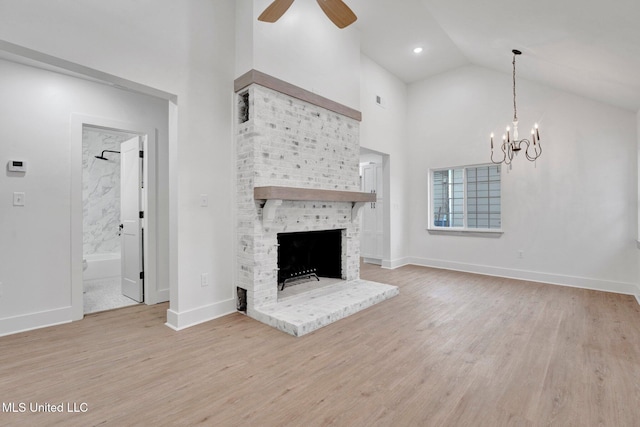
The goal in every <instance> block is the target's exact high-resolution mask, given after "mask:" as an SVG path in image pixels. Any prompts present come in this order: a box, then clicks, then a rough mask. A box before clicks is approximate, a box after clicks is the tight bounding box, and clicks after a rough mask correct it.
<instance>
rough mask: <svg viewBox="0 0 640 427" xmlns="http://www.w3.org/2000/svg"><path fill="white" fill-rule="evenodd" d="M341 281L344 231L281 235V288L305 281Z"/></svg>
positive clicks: (279, 246) (279, 283) (279, 266)
mask: <svg viewBox="0 0 640 427" xmlns="http://www.w3.org/2000/svg"><path fill="white" fill-rule="evenodd" d="M320 277H328V278H336V279H340V278H342V230H322V231H305V232H295V233H279V234H278V286H279V287H280V290H283V289H284V288H285V286H287V285H289V284H291V283H292V282H294V281H296V280H298V279H302V278H313V279H316V280H318V281H319V280H320Z"/></svg>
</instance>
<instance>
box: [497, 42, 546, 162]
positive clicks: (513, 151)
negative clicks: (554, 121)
mask: <svg viewBox="0 0 640 427" xmlns="http://www.w3.org/2000/svg"><path fill="white" fill-rule="evenodd" d="M511 52H513V138H512V137H511V128H510V127H509V126H507V133H506V134H504V135H502V144H501V145H500V149H501V150H502V160H500V161H495V160H494V159H493V133H492V134H491V162H492V163H495V164H500V163H504V164H505V165H511V161H512V160H513V156H514V155H517V154H518V153H519V152H520V151H522V150H524V154H525V156H526V157H527V160H529V161H531V162H534V161H535V160H536V159H537V158H538V157H540V155H541V154H542V147H541V146H540V132H539V131H538V124H537V123H536V124H535V125H534V127H533V128H532V129H531V140H528V139H526V138H523V139H518V109H517V108H516V56H517V55H520V54H522V52H520V51H519V50H516V49H513V50H512V51H511Z"/></svg>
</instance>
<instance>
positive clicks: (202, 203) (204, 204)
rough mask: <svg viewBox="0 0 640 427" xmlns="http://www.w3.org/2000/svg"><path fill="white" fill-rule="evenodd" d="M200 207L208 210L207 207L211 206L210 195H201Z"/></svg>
mask: <svg viewBox="0 0 640 427" xmlns="http://www.w3.org/2000/svg"><path fill="white" fill-rule="evenodd" d="M200 206H201V207H203V208H206V207H207V206H209V195H208V194H201V195H200Z"/></svg>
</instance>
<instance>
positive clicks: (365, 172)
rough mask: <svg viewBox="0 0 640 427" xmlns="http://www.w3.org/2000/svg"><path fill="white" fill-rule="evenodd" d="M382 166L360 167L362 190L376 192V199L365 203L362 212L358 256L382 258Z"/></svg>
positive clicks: (369, 165)
mask: <svg viewBox="0 0 640 427" xmlns="http://www.w3.org/2000/svg"><path fill="white" fill-rule="evenodd" d="M381 190H382V168H381V165H379V164H368V165H364V166H363V167H362V191H363V192H365V193H376V194H377V201H376V202H374V203H366V204H365V205H364V209H363V213H362V226H361V228H360V239H361V240H360V256H361V257H363V258H375V259H382V237H383V228H382V224H383V223H382V220H383V210H382V207H383V203H384V201H383V198H382V191H381Z"/></svg>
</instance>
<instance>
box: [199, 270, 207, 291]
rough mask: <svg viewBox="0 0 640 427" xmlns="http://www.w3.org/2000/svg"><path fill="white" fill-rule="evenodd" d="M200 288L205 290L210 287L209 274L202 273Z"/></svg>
mask: <svg viewBox="0 0 640 427" xmlns="http://www.w3.org/2000/svg"><path fill="white" fill-rule="evenodd" d="M200 286H202V287H203V288H205V287H207V286H209V273H202V274H201V275H200Z"/></svg>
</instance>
